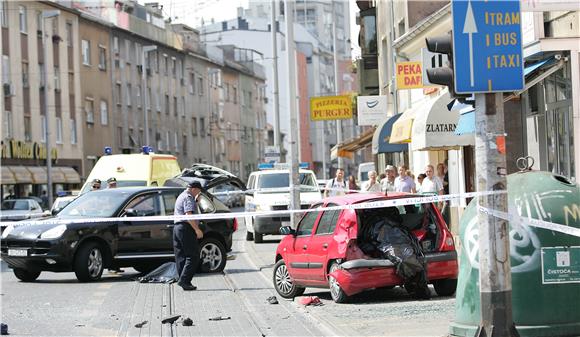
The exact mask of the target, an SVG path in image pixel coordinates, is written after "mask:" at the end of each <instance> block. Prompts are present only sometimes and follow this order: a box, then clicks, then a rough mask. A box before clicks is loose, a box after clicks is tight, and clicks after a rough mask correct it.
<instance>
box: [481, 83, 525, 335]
mask: <svg viewBox="0 0 580 337" xmlns="http://www.w3.org/2000/svg"><path fill="white" fill-rule="evenodd" d="M475 106H476V108H475V116H476V117H475V125H476V136H475V156H476V175H477V179H476V181H477V190H478V191H505V190H507V178H506V175H507V168H506V155H505V151H504V150H501V149H500V148H499V146H498V141H497V140H498V137H499V138H501V137H505V135H504V132H505V131H504V111H503V99H502V94H501V93H500V94H476V95H475ZM477 204H478V206H480V207H484V208H486V209H490V210H496V211H501V212H507V208H508V207H507V194H505V193H503V194H496V195H488V196H483V197H479V199H478V203H477ZM477 221H478V225H479V287H480V295H481V323H480V326H479V328H478V332H477V334H476V336H478V337H483V336H485V337H491V336H498V337H499V336H505V337H511V336H518V333H517V331H516V329H515V325H514V322H513V318H512V287H511V284H512V280H511V265H510V245H509V228H508V222H507V221H506V220H503V219H500V218H498V217H495V216H493V215H490V214H487V213H486V212H482V211H479V212H478V215H477Z"/></svg>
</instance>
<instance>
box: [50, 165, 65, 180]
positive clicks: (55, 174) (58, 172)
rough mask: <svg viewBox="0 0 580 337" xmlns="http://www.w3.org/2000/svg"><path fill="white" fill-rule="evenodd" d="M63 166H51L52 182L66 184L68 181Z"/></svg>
mask: <svg viewBox="0 0 580 337" xmlns="http://www.w3.org/2000/svg"><path fill="white" fill-rule="evenodd" d="M62 169H63V167H54V166H53V167H51V168H50V173H51V176H52V182H53V183H54V184H64V183H66V178H65V176H64V173H63V172H62Z"/></svg>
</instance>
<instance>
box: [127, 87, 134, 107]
mask: <svg viewBox="0 0 580 337" xmlns="http://www.w3.org/2000/svg"><path fill="white" fill-rule="evenodd" d="M131 90H133V88H132V87H131V84H127V90H126V91H125V100H126V101H127V106H131V96H132V95H133V93H132V92H131Z"/></svg>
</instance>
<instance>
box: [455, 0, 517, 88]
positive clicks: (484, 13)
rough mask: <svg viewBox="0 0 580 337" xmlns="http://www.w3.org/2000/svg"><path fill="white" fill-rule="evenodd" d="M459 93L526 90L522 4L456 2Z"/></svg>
mask: <svg viewBox="0 0 580 337" xmlns="http://www.w3.org/2000/svg"><path fill="white" fill-rule="evenodd" d="M451 6H452V7H451V8H452V16H453V65H454V68H455V69H454V70H455V71H454V73H455V91H456V92H457V93H475V92H502V91H516V90H521V89H523V88H524V83H525V82H524V60H523V57H522V55H523V53H522V30H521V12H520V1H519V0H471V1H469V0H453V1H452V5H451Z"/></svg>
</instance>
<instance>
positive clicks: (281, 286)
mask: <svg viewBox="0 0 580 337" xmlns="http://www.w3.org/2000/svg"><path fill="white" fill-rule="evenodd" d="M272 281H273V283H274V288H275V289H276V292H277V293H278V294H279V295H280V296H282V297H284V298H294V297H296V296H300V295H302V294H304V290H306V289H305V288H304V287H300V286H297V285H296V284H295V283H294V280H292V277H291V276H290V272H289V271H288V268H287V267H286V263H285V262H284V260H279V261H278V262H276V264H275V265H274V272H273V273H272Z"/></svg>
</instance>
